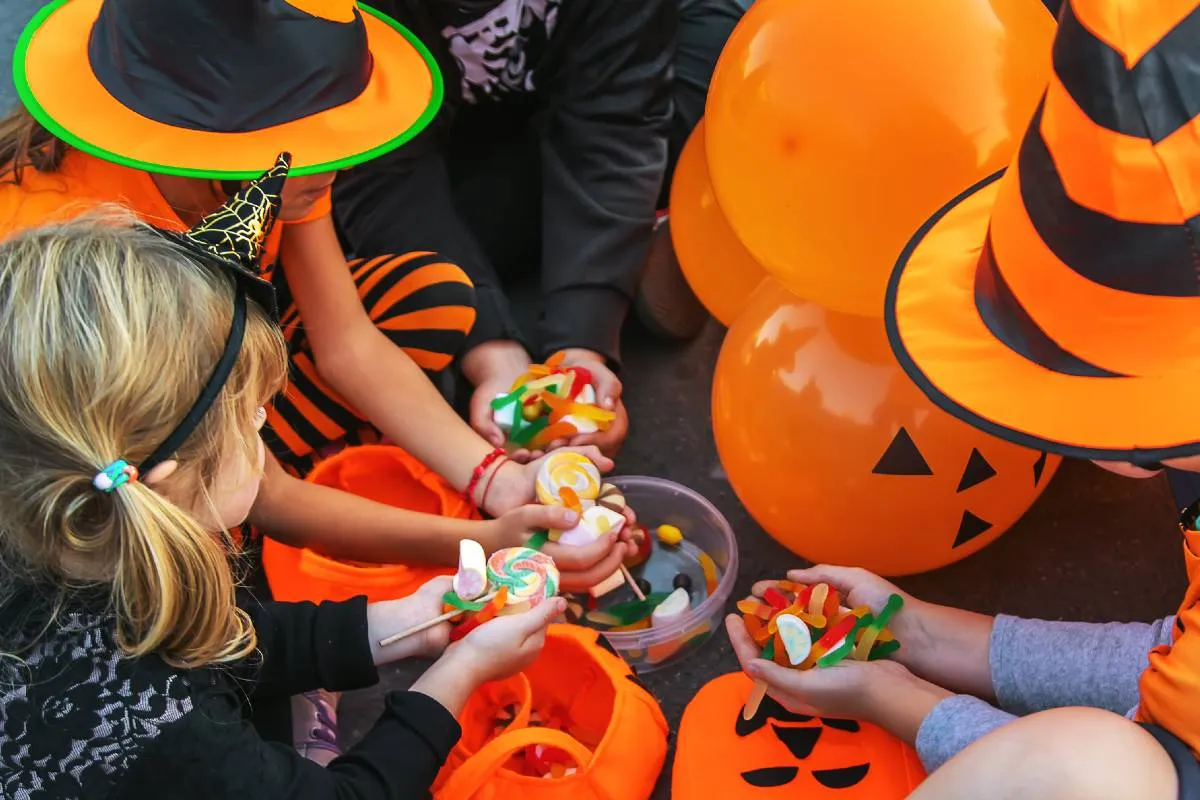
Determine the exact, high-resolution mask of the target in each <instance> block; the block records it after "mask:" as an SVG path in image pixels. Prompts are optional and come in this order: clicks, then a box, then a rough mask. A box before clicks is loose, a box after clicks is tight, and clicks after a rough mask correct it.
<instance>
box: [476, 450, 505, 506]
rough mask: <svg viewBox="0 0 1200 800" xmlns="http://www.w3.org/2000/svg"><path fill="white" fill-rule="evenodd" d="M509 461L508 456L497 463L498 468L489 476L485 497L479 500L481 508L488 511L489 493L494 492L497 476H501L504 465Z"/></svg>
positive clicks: (485, 487)
mask: <svg viewBox="0 0 1200 800" xmlns="http://www.w3.org/2000/svg"><path fill="white" fill-rule="evenodd" d="M508 461H509V459H508V456H503V457H502V458H501V459H500V460H499V461H497V462H496V468H495V469H494V470H492V474H491V475H488V479H487V483H486V484H484V486H483V497H481V498H479V508H480V509H481V510H486V509H487V499H488V492H490V491H492V484H493V483H495V482H496V476H497V475H499V474H500V470H502V469H504V465H505V464H507V463H508Z"/></svg>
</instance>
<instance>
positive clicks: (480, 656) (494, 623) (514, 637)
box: [446, 597, 567, 683]
mask: <svg viewBox="0 0 1200 800" xmlns="http://www.w3.org/2000/svg"><path fill="white" fill-rule="evenodd" d="M566 609H567V601H566V600H563V599H562V598H561V597H552V598H549V599H548V600H546V601H544V602H542V603H539V604H538V605H536V606H534V607H533V608H532V609H531V610H529V611H523V612H521V613H519V614H505V615H502V616H499V617H496V618H495V619H492V620H490V621H488V622H485V623H484V624H483V625H480V626H479V627H478V628H476V629H475V630H473V631H471V632H470V633H468V634H467V635H466V636H465V637H463V639H462V641H460V642H457V643H456V644H455V645H454V647H452V648H451V649H450V651H449V652H448V653H447V654H446V657H447V658H453V659H456V663H462V664H464V665H465V666H464V669H469V670H470V671H471V672H472V674H473V675H474V676H475V679H476V680H477V681H478V682H479V683H486V682H487V681H496V680H500V679H501V678H507V677H508V676H510V675H514V674H516V673H518V672H520V671H521V670H523V669H525V667H527V666H529V665H530V664H532V663H533V660H534V659H535V658H537V656H538V653H540V652H542V645H544V644H545V643H546V628H547V627H549V625H550V623H551V622H553V621H554V620H555V619H557V618H558V617H560V616H561V615H562V613H563V612H564V611H566ZM466 665H469V666H466Z"/></svg>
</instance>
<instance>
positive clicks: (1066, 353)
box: [885, 0, 1200, 463]
mask: <svg viewBox="0 0 1200 800" xmlns="http://www.w3.org/2000/svg"><path fill="white" fill-rule="evenodd" d="M1198 43H1200V3H1197V2H1195V1H1194V0H1156V2H1152V3H1151V2H1145V0H1069V2H1067V3H1066V4H1064V6H1063V9H1062V13H1061V16H1060V20H1059V29H1058V32H1057V35H1056V37H1055V40H1054V46H1053V53H1052V58H1053V72H1052V76H1051V79H1050V82H1049V85H1048V86H1047V88H1046V91H1045V94H1044V96H1043V98H1042V101H1041V103H1040V104H1039V106H1038V109H1037V111H1036V112H1035V114H1034V117H1033V120H1032V122H1031V123H1030V125H1029V128H1028V130H1027V131H1026V134H1025V137H1024V139H1023V141H1022V143H1021V147H1020V150H1019V151H1018V153H1017V156H1016V158H1015V159H1014V161H1013V163H1012V165H1011V166H1010V167H1009V168H1008V169H1007V171H1004V172H1003V173H997V174H995V175H992V176H990V177H989V178H986V179H985V180H983V181H981V182H980V183H978V184H976V185H975V186H972V187H970V188H968V189H967V190H966V191H964V192H963V193H962V194H960V195H959V196H958V197H955V198H954V199H953V200H951V201H950V202H949V203H947V204H946V205H945V206H944V207H943V208H942V209H940V210H939V211H938V212H937V213H936V214H935V215H934V216H933V217H932V218H931V219H929V220H928V221H927V222H926V223H925V224H924V225H923V226H922V227H921V229H920V230H918V231H917V232H916V234H915V235H914V236H913V237H912V239H911V240H910V241H909V243H908V245H907V246H906V248H905V249H904V252H903V253H902V254H901V256H900V259H899V261H898V263H897V265H896V268H895V271H894V272H893V274H892V278H891V282H890V284H889V287H888V293H887V304H886V309H885V320H886V323H887V328H888V335H889V338H890V340H891V343H892V347H893V349H894V351H895V353H896V355H897V357H898V358H899V361H900V363H901V364H902V365H903V367H904V368H905V370H906V371H907V372H908V374H909V375H910V377H912V378H913V380H914V381H915V382H916V383H917V385H918V386H920V387H921V389H922V390H923V391H924V392H925V393H926V394H927V395H929V397H930V398H931V399H932V400H933V401H934V402H935V403H937V404H938V405H939V406H941V407H942V408H943V409H945V410H946V411H948V412H950V413H951V414H954V415H955V416H958V417H960V418H961V419H963V420H965V421H967V422H969V423H971V424H972V425H975V426H976V427H979V428H981V429H983V430H985V431H988V432H990V433H993V434H995V435H997V436H1000V437H1002V438H1006V439H1009V440H1011V441H1014V442H1017V443H1019V444H1023V445H1027V446H1029V447H1032V448H1037V449H1043V450H1049V451H1052V452H1057V453H1061V454H1063V455H1067V456H1074V457H1079V458H1092V459H1101V460H1112V461H1133V462H1135V463H1137V462H1140V463H1146V462H1154V461H1159V460H1161V459H1164V458H1178V457H1182V456H1187V455H1192V454H1195V453H1200V413H1197V410H1196V401H1195V399H1194V398H1192V396H1191V389H1192V388H1193V387H1194V385H1193V384H1191V383H1190V382H1191V381H1192V380H1197V379H1200V119H1198V118H1197V113H1198V112H1200V58H1197V56H1196V52H1197V47H1198Z"/></svg>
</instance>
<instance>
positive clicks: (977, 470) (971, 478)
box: [958, 447, 996, 492]
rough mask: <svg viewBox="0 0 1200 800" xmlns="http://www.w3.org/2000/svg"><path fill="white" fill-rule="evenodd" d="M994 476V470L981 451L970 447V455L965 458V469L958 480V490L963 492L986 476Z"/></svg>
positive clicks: (986, 477)
mask: <svg viewBox="0 0 1200 800" xmlns="http://www.w3.org/2000/svg"><path fill="white" fill-rule="evenodd" d="M994 477H996V470H995V469H994V468H993V467H992V465H991V464H989V463H988V460H987V459H986V458H984V457H983V453H981V452H979V451H978V450H976V449H975V448H973V447H972V448H971V457H970V458H968V459H967V466H966V469H964V470H963V474H962V478H960V479H959V481H958V491H959V492H965V491H966V490H967V489H970V488H971V487H972V486H978V485H979V484H981V483H983V482H984V481H986V480H987V479H988V478H994Z"/></svg>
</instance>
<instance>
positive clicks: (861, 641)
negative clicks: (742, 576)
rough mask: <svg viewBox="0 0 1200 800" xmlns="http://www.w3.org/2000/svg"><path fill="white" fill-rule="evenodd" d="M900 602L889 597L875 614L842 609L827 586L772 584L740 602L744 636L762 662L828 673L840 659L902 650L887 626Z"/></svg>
mask: <svg viewBox="0 0 1200 800" xmlns="http://www.w3.org/2000/svg"><path fill="white" fill-rule="evenodd" d="M903 602H904V601H903V598H901V597H900V596H899V595H895V594H894V595H892V596H891V597H890V598H888V601H887V604H886V605H885V606H884V607H883V608H882V609H881V610H880V612H879V613H878V614H873V613H872V612H871V610H870V609H869V608H867V607H865V606H860V607H858V608H846V607H845V606H843V605H842V604H841V599H840V598H839V596H838V592H837V590H836V589H834V588H833V587H831V586H830V585H829V584H826V583H816V584H812V585H810V586H805V585H802V584H798V583H792V582H791V581H776V582H775V585H774V586H772V587H770V588H768V589H767V590H766V591H765V592H764V593H763V596H762V598H761V599H759V598H757V597H748V598H746V599H744V600H739V601H738V604H737V609H738V611H739V612H741V614H742V620H743V621H744V622H745V624H746V630H747V631H748V632H749V633H750V636H751V638H753V639H754V641H755V643H756V644H758V645H759V646H760V647H762V648H763V650H762V658H764V659H768V660H773V661H774V662H775V663H777V664H779V665H781V666H787V667H793V668H795V669H813V668H814V667H832V666H833V665H835V664H838V663H840V662H841V661H843V660H844V659H847V658H852V659H855V660H857V661H868V660H875V659H877V658H884V657H885V656H888V655H890V654H891V653H893V652H895V651H896V650H898V649H899V648H900V642H899V641H897V640H896V638H895V636H893V635H892V633H891V631H889V630H888V628H887V624H888V622H889V621H890V620H891V618H892V616H893V615H895V613H896V612H897V611H899V610H900V607H901V605H902V604H903Z"/></svg>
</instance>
